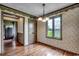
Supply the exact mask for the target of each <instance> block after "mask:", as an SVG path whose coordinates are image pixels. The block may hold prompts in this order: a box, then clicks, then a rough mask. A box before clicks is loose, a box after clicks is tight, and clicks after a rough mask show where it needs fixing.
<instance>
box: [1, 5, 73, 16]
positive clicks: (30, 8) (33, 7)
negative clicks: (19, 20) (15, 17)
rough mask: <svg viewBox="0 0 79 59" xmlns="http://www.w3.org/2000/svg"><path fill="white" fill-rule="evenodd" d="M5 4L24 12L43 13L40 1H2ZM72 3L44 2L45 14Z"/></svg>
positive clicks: (35, 14) (37, 14) (36, 14)
mask: <svg viewBox="0 0 79 59" xmlns="http://www.w3.org/2000/svg"><path fill="white" fill-rule="evenodd" d="M2 4H3V5H5V6H8V7H11V8H14V9H17V10H20V11H23V12H26V13H28V14H31V15H34V16H40V15H42V14H43V11H42V9H43V8H42V3H2ZM69 5H72V4H71V3H46V6H45V14H47V13H50V12H53V11H55V10H58V9H61V8H63V7H66V6H69Z"/></svg>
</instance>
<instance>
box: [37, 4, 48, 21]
mask: <svg viewBox="0 0 79 59" xmlns="http://www.w3.org/2000/svg"><path fill="white" fill-rule="evenodd" d="M42 6H43V15H42V16H41V17H39V18H38V21H42V22H46V21H48V20H49V18H48V17H45V4H42Z"/></svg>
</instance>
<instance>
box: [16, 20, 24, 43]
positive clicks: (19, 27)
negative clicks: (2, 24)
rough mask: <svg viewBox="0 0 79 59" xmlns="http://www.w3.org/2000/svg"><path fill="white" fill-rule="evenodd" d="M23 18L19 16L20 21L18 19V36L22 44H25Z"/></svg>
mask: <svg viewBox="0 0 79 59" xmlns="http://www.w3.org/2000/svg"><path fill="white" fill-rule="evenodd" d="M23 20H24V19H23V18H19V19H18V21H17V25H18V26H17V29H18V30H17V31H18V34H17V36H18V41H19V42H20V43H21V44H24V38H23V36H24V33H23V30H24V29H23Z"/></svg>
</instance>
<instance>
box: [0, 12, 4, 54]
mask: <svg viewBox="0 0 79 59" xmlns="http://www.w3.org/2000/svg"><path fill="white" fill-rule="evenodd" d="M2 31H3V25H2V19H1V10H0V53H4V44H3V40H2V39H3V38H4V37H3V33H2Z"/></svg>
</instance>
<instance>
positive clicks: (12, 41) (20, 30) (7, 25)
mask: <svg viewBox="0 0 79 59" xmlns="http://www.w3.org/2000/svg"><path fill="white" fill-rule="evenodd" d="M2 29H3V31H2V33H3V34H4V35H3V44H4V53H7V52H8V51H9V50H11V51H13V50H15V49H16V47H17V46H19V47H20V46H24V17H22V16H17V15H15V14H10V13H6V12H2ZM13 54H14V53H13Z"/></svg>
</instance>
